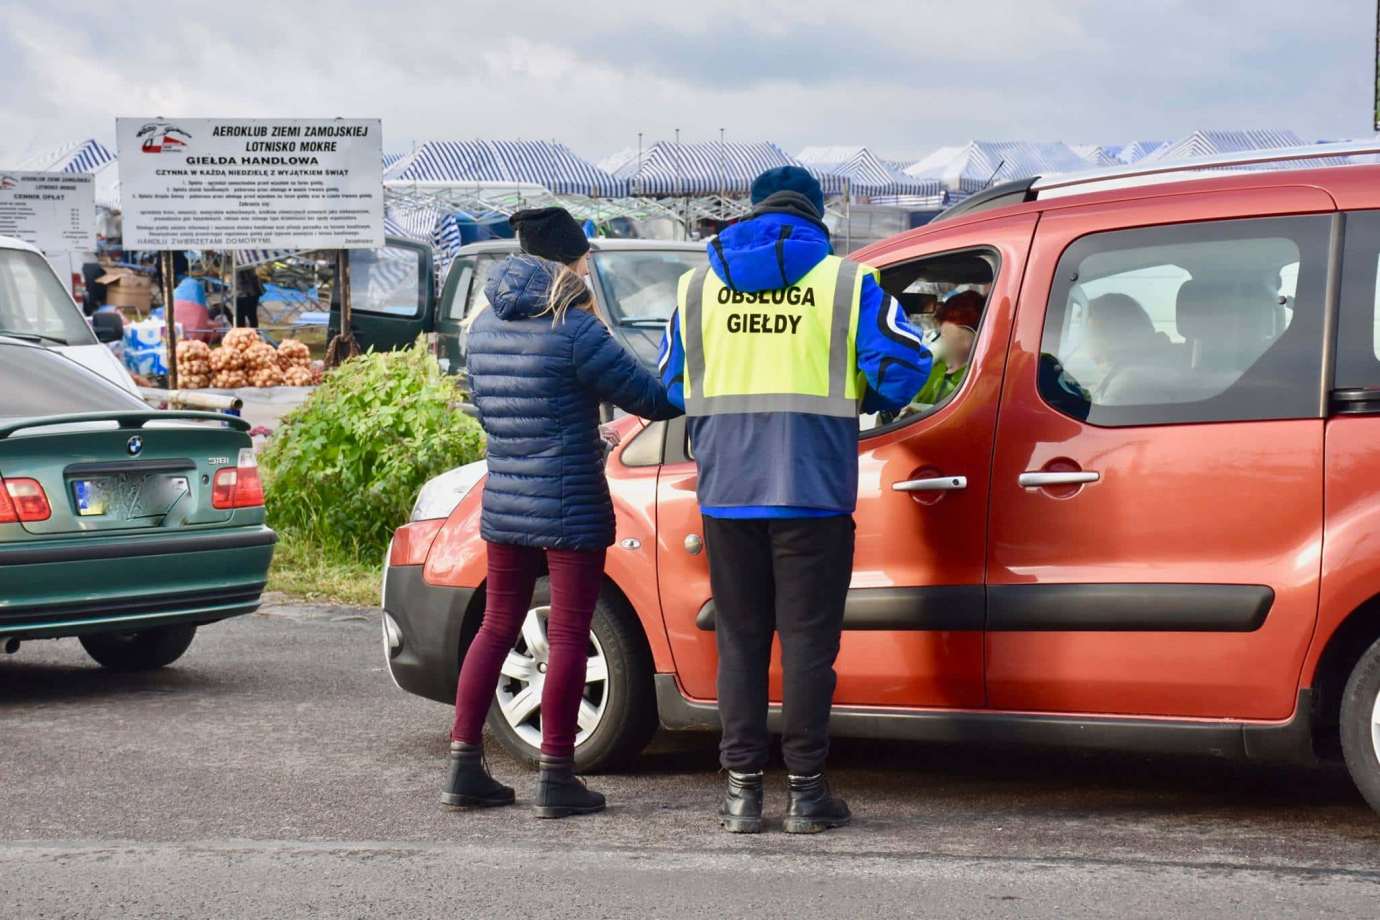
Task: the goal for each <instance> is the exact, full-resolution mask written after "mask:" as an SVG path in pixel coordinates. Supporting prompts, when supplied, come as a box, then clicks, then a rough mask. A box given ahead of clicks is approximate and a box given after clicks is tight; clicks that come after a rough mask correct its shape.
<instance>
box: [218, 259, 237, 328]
mask: <svg viewBox="0 0 1380 920" xmlns="http://www.w3.org/2000/svg"><path fill="white" fill-rule="evenodd" d="M225 261H226V262H228V263H229V265H230V294H229V297H230V326H231V328H237V327H238V326H239V324H240V288H239V280H240V270H239V267H238V266H237V265H236V264H235V261H236V260H235V250H233V249H232V250H230V251H229V252H228V253H226V254H225ZM222 264H224V263H222Z"/></svg>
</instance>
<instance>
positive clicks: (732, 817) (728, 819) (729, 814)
mask: <svg viewBox="0 0 1380 920" xmlns="http://www.w3.org/2000/svg"><path fill="white" fill-rule="evenodd" d="M719 826H721V827H722V828H723V829H724V830H726V831H728V832H729V833H730V834H757V833H761V831H762V771H761V770H758V771H757V772H756V773H738V772H736V771H734V770H729V771H728V794H727V795H725V796H724V803H723V804H722V805H720V806H719Z"/></svg>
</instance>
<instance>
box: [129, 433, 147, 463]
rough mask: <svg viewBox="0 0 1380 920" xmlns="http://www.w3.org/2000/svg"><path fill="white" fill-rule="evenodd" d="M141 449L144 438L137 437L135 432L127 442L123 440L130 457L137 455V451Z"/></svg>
mask: <svg viewBox="0 0 1380 920" xmlns="http://www.w3.org/2000/svg"><path fill="white" fill-rule="evenodd" d="M143 449H144V439H143V438H141V437H139V436H138V435H137V434H136V435H135V436H134V437H132V438H130V439H129V440H128V441H127V442H125V450H126V451H128V452H129V455H130V456H131V457H137V456H139V452H140V451H142V450H143Z"/></svg>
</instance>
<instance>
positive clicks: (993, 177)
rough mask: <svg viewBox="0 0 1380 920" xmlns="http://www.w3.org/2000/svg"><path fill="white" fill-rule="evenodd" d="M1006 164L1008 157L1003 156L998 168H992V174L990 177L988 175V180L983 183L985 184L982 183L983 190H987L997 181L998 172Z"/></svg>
mask: <svg viewBox="0 0 1380 920" xmlns="http://www.w3.org/2000/svg"><path fill="white" fill-rule="evenodd" d="M1005 165H1006V158H1005V157H1002V158H1001V161H1000V162H999V163H997V168H996V169H994V170H992V175H990V176H988V177H987V181H986V182H984V183H983V185H982V191H984V192H985V191H987V189H989V188H991V187H992V183H993V182H995V181H997V173H999V172H1001V168H1002V167H1003V166H1005Z"/></svg>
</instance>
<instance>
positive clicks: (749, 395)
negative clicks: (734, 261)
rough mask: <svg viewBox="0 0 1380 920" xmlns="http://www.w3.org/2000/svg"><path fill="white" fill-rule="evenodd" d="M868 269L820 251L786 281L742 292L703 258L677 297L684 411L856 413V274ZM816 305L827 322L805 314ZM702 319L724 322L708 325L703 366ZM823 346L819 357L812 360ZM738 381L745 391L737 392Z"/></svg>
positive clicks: (699, 413) (858, 390)
mask: <svg viewBox="0 0 1380 920" xmlns="http://www.w3.org/2000/svg"><path fill="white" fill-rule="evenodd" d="M870 271H871V270H870V269H868V268H866V267H865V266H861V265H859V264H858V263H856V262H848V261H845V260H843V259H840V258H838V257H836V256H829V257H828V258H826V259H825V260H824V261H822V262H821V263H820V264H819V265H817V266H815V268H813V269H811V270H810V272H809V273H807V274H806V276H805V277H804V278H802V279H800V281H799V282H797V283H796V284H795V285H792V286H791V288H788V289H784V290H782V291H764V292H761V293H759V294H748V295H743V294H741V293H739V292H735V291H732V290H731V289H728V288H726V287H725V286H724V285H723V283H722V282H720V281H719V279H718V277H717V276H716V275H712V274H710V269H709V268H708V267H707V266H706V267H701V268H698V269H696V270H695V271H693V272H691V273H690V274H689V276H688V279H687V280H686V282H685V287H684V290H683V291H682V297H681V320H682V321H681V336H682V340H683V342H684V345H685V372H686V376H685V411H686V414H687V415H691V416H702V415H720V414H725V413H750V412H799V413H805V414H809V415H825V416H832V417H840V418H855V417H856V416H857V414H858V400H859V399H860V398H861V396H862V391H861V388H860V386H859V385H858V382H857V378H858V372H857V356H856V351H855V348H854V341H855V337H856V331H857V315H858V308H859V293H860V291H861V284H862V275H863V273H864V272H870ZM711 291H712V293H713V296H712V297H709V298H707V297H706V295H707V294H709V293H710V292H711ZM724 291H728V293H727V294H724V293H722V292H724ZM720 297H723V298H725V299H724V300H720ZM707 299H708V300H709V306H708V307H707V308H706V305H705V304H706V300H707ZM809 304H813V306H811V305H809ZM822 306H823V307H824V308H825V309H827V310H828V312H829V317H828V320H827V323H826V322H824V321H823V317H820V318H819V319H818V320H814V321H810V320H811V318H810V317H808V316H807V314H806V311H819V312H823V310H821V309H820V308H821V307H822ZM797 307H798V308H799V309H794V308H797ZM758 320H760V321H761V322H760V323H758ZM707 323H717V324H722V325H723V327H724V328H723V330H719V329H717V328H716V329H714V331H713V332H712V333H711V337H712V338H713V344H712V345H711V351H712V352H713V357H714V362H715V363H714V365H713V366H712V367H709V368H707V366H706V350H705V329H706V324H707ZM756 326H760V327H762V328H754V327H756ZM826 336H827V340H826ZM826 355H827V360H826V361H820V360H819V359H821V358H825V357H826ZM802 358H804V360H801V359H802ZM816 371H821V372H822V373H818V374H816ZM743 389H747V390H751V392H739V390H743Z"/></svg>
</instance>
